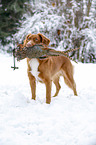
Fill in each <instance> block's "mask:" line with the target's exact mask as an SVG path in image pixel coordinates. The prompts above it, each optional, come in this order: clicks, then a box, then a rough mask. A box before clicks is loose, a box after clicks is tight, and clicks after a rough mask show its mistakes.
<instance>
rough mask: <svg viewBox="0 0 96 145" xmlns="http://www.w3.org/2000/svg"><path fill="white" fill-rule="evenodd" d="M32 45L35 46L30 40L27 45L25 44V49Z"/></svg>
mask: <svg viewBox="0 0 96 145" xmlns="http://www.w3.org/2000/svg"><path fill="white" fill-rule="evenodd" d="M33 45H35V43H34V42H33V41H32V40H30V41H29V42H28V43H27V44H26V47H32V46H33Z"/></svg>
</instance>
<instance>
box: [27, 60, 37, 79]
mask: <svg viewBox="0 0 96 145" xmlns="http://www.w3.org/2000/svg"><path fill="white" fill-rule="evenodd" d="M29 64H30V67H31V73H32V75H33V76H34V77H35V78H36V80H38V79H39V78H38V75H39V71H38V66H39V62H38V60H37V59H36V58H33V59H31V60H30V61H29Z"/></svg>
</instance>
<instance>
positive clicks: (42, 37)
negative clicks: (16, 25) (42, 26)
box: [38, 33, 50, 46]
mask: <svg viewBox="0 0 96 145" xmlns="http://www.w3.org/2000/svg"><path fill="white" fill-rule="evenodd" d="M38 35H39V37H40V38H41V43H43V44H45V45H47V46H48V45H49V43H50V39H48V38H47V37H45V36H44V35H43V34H41V33H38Z"/></svg>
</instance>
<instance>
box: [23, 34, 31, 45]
mask: <svg viewBox="0 0 96 145" xmlns="http://www.w3.org/2000/svg"><path fill="white" fill-rule="evenodd" d="M31 35H32V34H31V33H29V34H28V35H27V36H26V38H25V40H24V43H23V47H25V46H26V44H27V42H28V40H29V37H30V36H31Z"/></svg>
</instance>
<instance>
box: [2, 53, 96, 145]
mask: <svg viewBox="0 0 96 145" xmlns="http://www.w3.org/2000/svg"><path fill="white" fill-rule="evenodd" d="M11 65H13V59H12V57H10V56H8V55H4V54H0V145H96V64H81V63H78V64H75V63H74V69H75V74H74V77H75V81H76V84H77V92H78V96H74V95H73V92H72V91H71V90H70V89H69V88H68V87H67V86H66V85H65V84H64V82H63V78H62V77H61V78H60V83H61V86H62V88H61V90H60V93H59V95H58V96H57V97H55V98H52V102H51V104H49V105H48V104H46V103H45V86H44V84H40V83H38V84H37V100H36V101H34V100H31V91H30V86H29V81H28V77H27V64H26V60H22V61H20V62H17V63H16V66H19V69H18V70H15V71H13V70H12V69H11ZM54 93H55V86H54V85H53V87H52V95H53V94H54Z"/></svg>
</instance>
